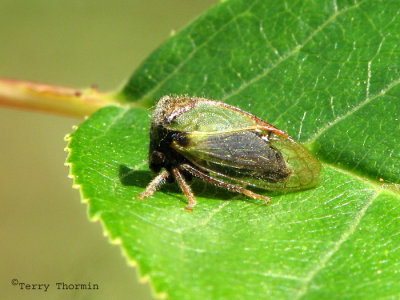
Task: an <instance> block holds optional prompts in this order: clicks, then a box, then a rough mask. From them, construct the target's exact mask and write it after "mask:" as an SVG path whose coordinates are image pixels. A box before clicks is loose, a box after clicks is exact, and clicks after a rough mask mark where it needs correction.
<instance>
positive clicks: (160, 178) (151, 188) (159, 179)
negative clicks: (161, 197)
mask: <svg viewBox="0 0 400 300" xmlns="http://www.w3.org/2000/svg"><path fill="white" fill-rule="evenodd" d="M169 175H170V174H169V172H168V171H167V170H164V171H162V172H161V173H160V174H158V175H157V176H156V177H155V178H154V179H153V180H152V181H151V182H150V183H149V185H148V186H147V187H146V190H145V191H144V192H142V193H140V194H139V195H138V198H139V199H144V198H147V197H150V196H152V195H153V194H154V192H155V191H156V190H157V189H158V188H159V187H160V186H161V185H163V184H164V183H165V180H166V179H167V178H168V176H169Z"/></svg>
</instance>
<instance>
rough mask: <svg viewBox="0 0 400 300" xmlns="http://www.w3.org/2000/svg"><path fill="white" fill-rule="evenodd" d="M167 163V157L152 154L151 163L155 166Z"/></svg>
mask: <svg viewBox="0 0 400 300" xmlns="http://www.w3.org/2000/svg"><path fill="white" fill-rule="evenodd" d="M164 161H165V155H164V154H163V153H161V152H158V151H154V152H153V153H152V154H151V163H152V164H154V165H161V164H163V163H164Z"/></svg>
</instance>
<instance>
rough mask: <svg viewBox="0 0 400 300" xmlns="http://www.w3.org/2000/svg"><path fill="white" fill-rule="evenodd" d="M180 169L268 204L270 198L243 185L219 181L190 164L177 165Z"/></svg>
mask: <svg viewBox="0 0 400 300" xmlns="http://www.w3.org/2000/svg"><path fill="white" fill-rule="evenodd" d="M179 167H180V168H181V169H182V170H185V171H187V172H189V173H190V174H192V175H193V176H196V177H199V178H201V179H203V180H206V181H208V182H209V183H212V184H214V185H216V186H218V187H221V188H224V189H227V190H230V191H234V192H238V193H242V194H244V195H246V196H248V197H250V198H253V199H262V200H264V201H265V204H269V202H270V201H271V198H269V197H266V196H263V195H260V194H256V193H254V192H252V191H250V190H247V189H245V188H244V187H241V186H240V185H236V184H231V183H227V182H224V181H221V180H219V179H216V178H214V177H212V176H210V175H208V174H206V173H204V172H202V171H200V170H198V169H196V168H193V167H192V166H191V165H188V164H183V165H180V166H179Z"/></svg>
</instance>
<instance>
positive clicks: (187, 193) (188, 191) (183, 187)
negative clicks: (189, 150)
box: [172, 168, 197, 212]
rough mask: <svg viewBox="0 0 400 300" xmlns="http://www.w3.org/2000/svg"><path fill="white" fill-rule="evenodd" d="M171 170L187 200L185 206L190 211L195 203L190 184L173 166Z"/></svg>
mask: <svg viewBox="0 0 400 300" xmlns="http://www.w3.org/2000/svg"><path fill="white" fill-rule="evenodd" d="M172 172H173V173H174V176H175V178H176V181H177V182H178V184H179V187H180V188H181V190H182V192H183V193H184V194H185V196H186V198H187V199H188V201H189V204H188V206H186V208H185V209H186V210H187V211H190V212H192V211H193V207H195V205H196V204H197V201H196V198H195V197H194V195H193V192H192V189H191V188H190V186H189V185H188V184H187V182H186V181H185V178H184V177H183V175H182V173H181V172H180V171H179V170H178V169H177V168H174V169H172Z"/></svg>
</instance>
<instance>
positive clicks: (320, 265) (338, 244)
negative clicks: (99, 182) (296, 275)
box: [294, 193, 380, 299]
mask: <svg viewBox="0 0 400 300" xmlns="http://www.w3.org/2000/svg"><path fill="white" fill-rule="evenodd" d="M379 194H380V193H375V194H373V195H372V196H371V198H370V200H369V201H368V202H367V203H366V204H365V205H364V207H363V208H362V209H361V210H360V212H359V213H358V214H357V215H356V217H355V221H354V222H353V224H351V226H350V227H349V229H348V230H347V231H345V232H344V233H343V234H342V236H341V237H340V239H339V240H338V241H337V242H336V243H335V244H334V246H333V248H332V249H331V250H330V251H328V252H327V253H325V255H324V256H323V257H322V258H321V260H320V261H319V263H318V265H317V266H316V267H315V268H314V269H313V270H311V272H309V274H308V275H307V276H306V277H305V279H304V283H303V286H302V288H301V289H300V290H299V292H298V294H297V295H296V296H295V297H294V299H300V298H301V297H302V296H304V295H305V294H306V293H307V291H308V286H309V284H310V282H311V281H312V280H313V279H314V278H315V276H316V275H317V274H318V273H319V272H320V271H321V270H322V269H323V268H324V267H325V266H326V265H327V263H328V261H329V260H330V259H331V258H332V257H333V255H334V254H335V253H336V252H338V251H339V249H340V247H341V246H342V245H343V243H345V242H346V241H347V240H348V239H349V238H350V237H351V236H352V235H353V234H354V232H355V231H356V229H357V227H358V225H359V224H360V222H361V220H362V218H363V217H364V216H365V213H366V212H367V210H368V208H369V207H370V206H371V204H372V203H373V202H374V200H375V199H376V198H377V197H378V196H379Z"/></svg>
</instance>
